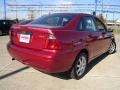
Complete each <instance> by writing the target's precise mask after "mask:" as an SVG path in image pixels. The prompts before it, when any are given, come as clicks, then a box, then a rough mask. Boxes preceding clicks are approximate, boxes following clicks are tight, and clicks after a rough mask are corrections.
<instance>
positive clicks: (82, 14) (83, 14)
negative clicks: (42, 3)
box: [53, 12, 93, 16]
mask: <svg viewBox="0 0 120 90" xmlns="http://www.w3.org/2000/svg"><path fill="white" fill-rule="evenodd" d="M53 14H72V15H80V16H93V15H92V14H87V13H69V12H67V13H53Z"/></svg>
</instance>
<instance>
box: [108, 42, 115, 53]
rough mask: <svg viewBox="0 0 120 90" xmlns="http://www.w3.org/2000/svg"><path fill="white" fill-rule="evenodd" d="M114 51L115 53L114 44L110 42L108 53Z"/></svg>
mask: <svg viewBox="0 0 120 90" xmlns="http://www.w3.org/2000/svg"><path fill="white" fill-rule="evenodd" d="M114 51H115V43H114V42H112V43H111V45H110V49H109V52H110V53H113V52H114Z"/></svg>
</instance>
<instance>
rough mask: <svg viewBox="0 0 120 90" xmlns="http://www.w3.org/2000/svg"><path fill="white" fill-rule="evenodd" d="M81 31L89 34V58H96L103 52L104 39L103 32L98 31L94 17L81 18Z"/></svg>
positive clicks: (87, 40) (87, 38)
mask: <svg viewBox="0 0 120 90" xmlns="http://www.w3.org/2000/svg"><path fill="white" fill-rule="evenodd" d="M79 30H80V31H82V32H85V33H87V36H85V38H86V43H87V48H88V50H89V56H90V57H89V58H91V59H92V58H94V57H96V56H98V55H99V54H100V53H101V52H102V45H101V43H102V39H103V36H102V35H101V32H99V31H98V30H97V27H96V24H95V22H94V19H93V17H92V16H84V17H81V21H80V25H79Z"/></svg>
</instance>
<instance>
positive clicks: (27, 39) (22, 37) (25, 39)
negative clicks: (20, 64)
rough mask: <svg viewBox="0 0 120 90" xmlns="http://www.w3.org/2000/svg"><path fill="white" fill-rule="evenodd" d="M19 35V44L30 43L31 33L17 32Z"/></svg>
mask: <svg viewBox="0 0 120 90" xmlns="http://www.w3.org/2000/svg"><path fill="white" fill-rule="evenodd" d="M18 33H19V35H20V36H19V42H22V43H30V38H31V33H30V32H25V31H21V32H18Z"/></svg>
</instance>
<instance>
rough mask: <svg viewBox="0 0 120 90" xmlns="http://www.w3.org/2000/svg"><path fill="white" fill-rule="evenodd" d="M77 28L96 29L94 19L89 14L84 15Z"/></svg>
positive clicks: (84, 29)
mask: <svg viewBox="0 0 120 90" xmlns="http://www.w3.org/2000/svg"><path fill="white" fill-rule="evenodd" d="M78 29H79V30H83V31H96V30H97V29H96V26H95V23H94V20H93V18H92V17H90V16H85V17H83V18H82V20H81V21H80V23H79V26H78Z"/></svg>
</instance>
